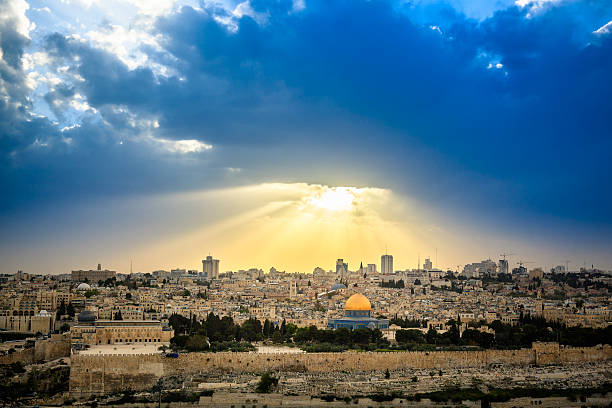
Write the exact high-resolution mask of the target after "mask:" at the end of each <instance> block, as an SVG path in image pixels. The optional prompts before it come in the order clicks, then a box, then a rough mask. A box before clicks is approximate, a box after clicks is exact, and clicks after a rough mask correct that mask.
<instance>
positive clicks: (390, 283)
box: [380, 279, 405, 289]
mask: <svg viewBox="0 0 612 408" xmlns="http://www.w3.org/2000/svg"><path fill="white" fill-rule="evenodd" d="M380 287H381V288H394V289H404V287H405V285H404V280H403V279H400V280H398V281H397V282H396V281H394V280H390V281H387V282H384V281H383V282H380Z"/></svg>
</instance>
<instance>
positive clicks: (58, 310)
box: [56, 299, 66, 320]
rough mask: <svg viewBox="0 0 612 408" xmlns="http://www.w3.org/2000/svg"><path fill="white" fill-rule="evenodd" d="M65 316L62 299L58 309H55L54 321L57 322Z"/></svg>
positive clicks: (64, 306)
mask: <svg viewBox="0 0 612 408" xmlns="http://www.w3.org/2000/svg"><path fill="white" fill-rule="evenodd" d="M65 314H66V303H65V302H64V299H62V302H61V303H60V305H59V308H58V309H57V316H56V320H59V319H60V318H61V317H62V316H64V315H65Z"/></svg>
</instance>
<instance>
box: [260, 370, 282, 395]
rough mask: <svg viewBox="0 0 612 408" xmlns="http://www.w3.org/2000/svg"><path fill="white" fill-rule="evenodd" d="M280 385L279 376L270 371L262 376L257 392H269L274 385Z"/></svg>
mask: <svg viewBox="0 0 612 408" xmlns="http://www.w3.org/2000/svg"><path fill="white" fill-rule="evenodd" d="M277 385H278V378H275V377H272V376H271V375H270V373H265V374H264V375H262V376H261V379H260V380H259V383H258V384H257V388H256V389H255V392H257V393H260V394H267V393H269V392H270V390H271V389H272V388H273V387H276V386H277Z"/></svg>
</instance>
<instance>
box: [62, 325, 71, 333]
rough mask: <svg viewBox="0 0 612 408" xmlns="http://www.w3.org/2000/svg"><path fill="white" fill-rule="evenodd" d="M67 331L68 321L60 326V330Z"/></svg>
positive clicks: (68, 328) (68, 329) (68, 327)
mask: <svg viewBox="0 0 612 408" xmlns="http://www.w3.org/2000/svg"><path fill="white" fill-rule="evenodd" d="M67 331H70V325H69V324H68V323H64V324H62V325H61V327H60V332H61V333H65V332H67Z"/></svg>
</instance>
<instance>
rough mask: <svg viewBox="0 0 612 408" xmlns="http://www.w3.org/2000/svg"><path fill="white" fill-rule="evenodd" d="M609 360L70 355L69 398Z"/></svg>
mask: <svg viewBox="0 0 612 408" xmlns="http://www.w3.org/2000/svg"><path fill="white" fill-rule="evenodd" d="M609 359H612V348H611V347H610V346H609V345H606V346H598V347H592V348H571V347H559V345H558V344H557V343H534V345H533V347H532V348H529V349H520V350H484V351H432V352H385V353H375V352H359V353H354V352H348V353H308V354H258V353H231V352H224V353H188V354H182V355H180V356H179V357H178V358H166V357H163V356H162V355H160V354H146V355H143V354H139V355H133V354H132V355H130V354H128V355H99V356H96V355H78V354H77V355H73V356H72V358H71V372H70V393H71V395H72V396H73V397H77V398H78V397H86V396H89V395H94V394H95V395H102V394H107V393H113V392H118V391H123V390H136V391H138V390H147V389H151V387H153V386H154V385H155V383H156V382H157V380H158V379H159V378H160V377H166V376H174V375H197V374H205V373H215V372H216V373H263V372H266V371H284V372H309V373H321V372H340V371H380V370H386V369H389V370H402V369H410V368H415V369H429V368H431V369H444V368H468V367H483V368H486V367H490V366H491V365H503V366H525V365H530V364H563V363H571V362H586V361H603V360H609Z"/></svg>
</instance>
